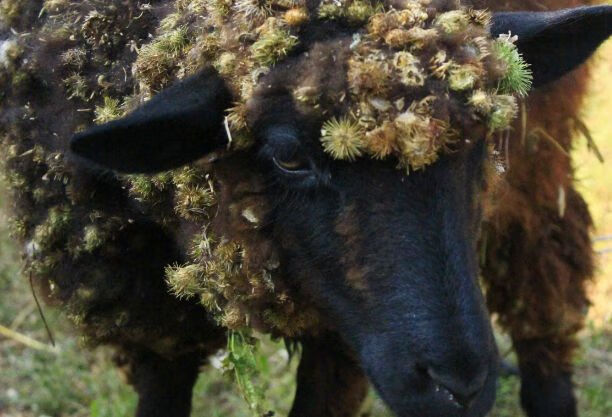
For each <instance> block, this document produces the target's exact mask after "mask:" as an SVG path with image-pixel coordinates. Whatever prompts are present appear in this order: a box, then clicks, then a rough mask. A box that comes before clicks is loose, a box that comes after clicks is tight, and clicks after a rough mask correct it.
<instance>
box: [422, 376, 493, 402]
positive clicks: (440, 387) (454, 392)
mask: <svg viewBox="0 0 612 417" xmlns="http://www.w3.org/2000/svg"><path fill="white" fill-rule="evenodd" d="M427 373H428V375H429V376H430V378H431V379H432V380H433V382H434V384H435V389H436V390H437V391H442V392H443V393H444V394H446V395H447V397H448V399H449V400H450V401H451V402H453V403H455V404H456V405H458V406H461V407H462V408H470V406H471V405H472V403H473V402H474V399H475V398H476V396H477V395H478V394H479V393H480V391H481V390H482V388H483V386H484V384H485V381H486V380H487V376H488V374H489V369H488V367H487V368H485V369H482V370H480V371H479V372H477V373H476V374H472V375H471V376H470V377H461V376H459V375H453V374H450V373H448V372H445V373H443V372H440V371H437V370H436V369H434V368H433V367H430V368H428V369H427Z"/></svg>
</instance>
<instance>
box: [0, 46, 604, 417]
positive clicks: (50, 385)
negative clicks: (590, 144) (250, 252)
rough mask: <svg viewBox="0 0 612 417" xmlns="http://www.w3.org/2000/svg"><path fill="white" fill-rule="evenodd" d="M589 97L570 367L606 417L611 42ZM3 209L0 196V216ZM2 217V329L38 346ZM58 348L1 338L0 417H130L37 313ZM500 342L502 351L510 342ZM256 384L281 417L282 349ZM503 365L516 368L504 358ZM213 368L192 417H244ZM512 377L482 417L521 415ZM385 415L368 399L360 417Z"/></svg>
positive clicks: (124, 391) (587, 407)
mask: <svg viewBox="0 0 612 417" xmlns="http://www.w3.org/2000/svg"><path fill="white" fill-rule="evenodd" d="M594 66H595V73H594V79H593V82H592V84H591V94H590V96H589V99H588V102H587V105H586V106H585V108H584V113H583V115H582V117H583V120H584V121H585V123H586V124H587V126H588V127H589V129H590V130H591V132H592V134H593V137H594V139H595V142H596V143H597V145H598V147H599V149H600V151H601V152H602V154H603V155H604V158H606V160H607V163H606V164H600V163H599V162H598V161H597V159H596V158H595V156H594V155H593V154H592V153H590V152H589V151H588V150H587V147H586V143H585V142H584V140H582V139H580V140H578V141H576V149H575V151H574V158H575V159H574V161H575V166H576V178H577V182H578V185H579V188H580V190H581V191H582V192H583V194H584V195H585V197H586V199H587V200H588V202H589V204H590V208H591V211H592V214H593V217H594V219H595V223H596V227H597V229H596V231H595V234H594V237H595V245H596V249H597V251H598V261H599V272H598V278H597V280H596V282H595V284H594V285H592V288H590V294H591V299H592V300H593V306H592V308H591V309H590V311H589V316H588V326H587V328H586V329H585V330H584V331H583V332H582V333H581V335H580V337H581V340H582V348H581V350H580V352H579V353H578V356H577V358H576V363H577V369H576V377H575V382H576V386H577V390H576V391H577V395H578V399H579V407H580V410H581V413H580V415H581V416H582V417H609V416H612V170H611V169H610V164H612V118H611V117H610V115H611V114H612V41H609V42H608V43H607V44H606V45H604V47H602V48H601V49H600V50H599V53H598V54H597V56H596V57H595V59H594ZM4 204H5V201H4V200H3V195H2V193H1V192H0V207H2V205H4ZM5 220H6V218H5V217H4V216H2V215H1V214H0V325H3V326H5V327H6V328H9V329H12V330H14V331H16V332H18V333H19V334H22V335H26V336H28V337H30V338H32V339H34V340H38V341H42V342H44V343H46V341H47V340H48V339H47V336H46V333H45V329H44V326H43V324H42V321H41V319H40V316H39V314H38V311H37V309H36V304H35V302H34V299H33V297H32V294H31V291H30V288H29V284H28V283H27V280H24V279H22V278H20V275H19V265H18V254H17V251H16V249H15V248H14V247H13V246H12V242H11V240H9V238H8V237H7V236H8V233H7V231H6V227H5ZM44 310H45V314H46V316H47V320H48V322H49V325H50V327H51V329H52V331H53V334H54V336H55V339H56V341H57V344H58V346H59V349H58V351H57V352H56V353H50V352H48V351H45V350H40V349H35V348H32V347H28V346H26V345H24V344H23V343H21V342H18V341H16V340H15V339H14V338H7V337H4V336H2V335H0V416H2V417H9V416H10V417H43V416H49V417H55V416H72V417H76V416H93V417H110V416H116V417H122V416H131V415H133V411H134V408H135V402H136V396H135V394H134V393H133V391H132V390H131V388H130V387H128V386H127V385H125V384H124V383H123V382H122V381H121V375H120V374H119V372H118V371H117V370H116V369H115V367H114V366H113V364H112V362H111V361H110V352H109V351H108V350H105V349H98V350H96V351H95V352H91V351H87V350H86V349H84V348H82V347H81V346H80V344H79V338H78V335H75V334H74V333H73V332H71V329H70V326H69V324H68V322H67V319H66V318H65V317H63V316H61V315H60V314H59V313H58V312H57V311H54V310H53V309H51V308H48V307H46V308H44ZM498 336H499V342H500V345H501V346H502V348H501V351H502V352H507V351H508V350H509V346H510V344H509V341H508V340H507V338H505V337H504V336H503V335H498ZM257 359H258V361H259V363H260V368H261V369H262V371H263V372H262V378H261V381H258V383H260V384H264V385H265V386H267V388H268V389H267V395H266V398H267V401H268V405H269V407H270V409H272V410H275V411H276V415H277V416H284V415H287V412H288V410H289V407H290V405H291V401H292V399H293V393H294V389H295V385H294V382H293V380H294V375H295V369H296V367H297V358H294V359H293V360H292V361H291V362H289V360H288V355H287V353H286V351H285V349H284V347H283V345H282V344H279V343H273V342H271V341H265V342H264V343H263V345H262V348H261V352H260V354H259V355H258V358H257ZM508 359H509V360H511V361H512V360H514V358H512V356H511V355H510V356H509V358H508ZM218 363H219V361H218V360H215V358H213V359H212V361H211V365H210V366H208V367H206V368H205V370H204V372H202V373H201V375H200V378H199V380H198V383H197V386H196V389H195V392H194V397H193V398H194V412H193V415H194V416H210V417H230V416H231V417H243V416H244V417H248V416H250V414H249V412H248V409H247V406H246V404H245V403H244V402H243V400H242V398H241V396H240V393H239V392H237V390H236V389H235V387H234V385H233V384H232V383H231V381H229V380H228V379H227V378H226V377H224V376H223V375H222V374H221V371H220V370H218V369H217V368H218V367H219V366H218ZM518 387H519V381H518V378H517V377H513V376H511V377H505V378H502V379H500V384H499V389H498V400H497V405H496V406H495V409H494V410H493V411H492V413H491V414H490V416H492V417H510V416H520V415H521V411H520V408H519V405H518ZM366 415H367V416H370V417H383V416H385V417H386V416H389V417H391V414H390V413H389V412H388V411H387V410H386V409H385V407H384V405H383V404H382V402H381V401H380V400H378V399H377V398H376V396H375V394H373V393H370V397H369V398H368V401H367V404H366V406H365V408H364V416H366Z"/></svg>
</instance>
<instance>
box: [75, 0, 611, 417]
mask: <svg viewBox="0 0 612 417" xmlns="http://www.w3.org/2000/svg"><path fill="white" fill-rule="evenodd" d="M430 3H431V4H430ZM441 3H444V2H441ZM215 4H217V3H215ZM218 4H221V5H222V4H224V3H223V2H218ZM237 4H239V5H240V7H239V8H238V9H237V11H233V12H232V11H229V12H227V13H228V14H226V15H216V14H215V13H213V12H218V10H212V11H209V12H210V16H211V19H213V20H214V19H220V21H222V22H223V21H226V22H227V21H229V23H219V24H217V27H216V28H217V29H218V30H217V32H211V34H210V36H211V37H215V40H214V42H213V40H210V42H209V43H204V44H203V45H204V46H205V47H206V50H207V53H208V54H210V56H213V57H214V62H215V66H216V70H213V69H205V70H203V71H201V72H199V73H198V74H196V75H194V76H192V77H189V78H186V79H185V80H183V81H181V82H179V83H178V84H176V85H175V86H173V87H170V88H168V89H166V90H164V91H163V92H162V93H160V94H158V95H157V96H155V97H154V98H153V99H152V100H151V101H149V102H148V103H146V104H145V105H143V106H142V107H141V108H140V109H138V110H136V111H135V112H134V113H132V114H131V115H128V116H126V117H125V118H123V119H120V120H117V121H114V122H110V123H108V124H105V125H101V126H97V127H94V128H92V129H90V130H88V131H86V132H84V133H80V134H78V135H77V136H75V138H74V139H73V142H72V149H73V151H74V152H75V153H76V154H78V155H80V156H82V157H85V158H88V159H90V160H92V161H95V162H97V163H98V164H101V165H104V166H107V167H110V168H112V169H115V170H118V171H122V172H140V173H142V172H144V173H153V172H159V171H163V170H167V169H171V168H176V167H178V166H181V165H183V164H185V163H188V162H193V161H196V160H198V159H202V161H200V162H196V163H195V164H196V165H198V164H199V165H201V166H205V167H206V170H207V172H209V173H210V177H209V178H208V181H207V182H203V183H202V184H195V185H193V184H191V185H192V186H194V187H196V189H197V187H200V190H204V191H205V192H200V193H197V192H195V191H194V193H193V196H192V197H194V198H195V200H193V199H192V200H190V201H191V202H190V203H189V204H191V205H193V201H196V204H199V203H198V202H200V203H201V204H202V205H206V204H205V203H206V201H205V200H206V198H205V196H206V193H207V192H208V193H209V194H210V195H211V196H212V194H216V195H217V206H216V207H215V210H216V214H215V216H214V219H213V220H212V222H211V223H210V224H209V223H207V222H206V223H203V222H200V224H199V226H200V227H201V234H198V237H199V240H198V241H197V242H196V245H195V246H196V249H195V250H194V251H193V254H192V255H193V256H192V258H193V259H192V263H191V264H189V265H185V266H177V267H171V268H169V270H168V276H169V278H170V281H171V284H172V285H173V286H174V288H175V289H176V290H177V291H178V292H179V293H181V294H182V295H191V296H193V295H197V296H199V297H201V299H202V302H203V303H204V304H205V305H206V306H207V307H208V308H209V309H210V310H211V311H212V312H213V313H216V314H217V315H218V316H219V317H220V319H221V320H222V322H223V324H225V325H226V326H228V327H240V326H245V325H251V326H255V327H259V328H264V329H266V330H270V331H272V332H275V333H276V334H281V335H286V336H299V335H300V334H304V333H306V332H315V331H316V330H317V329H321V328H331V329H334V330H336V331H338V332H339V333H340V334H341V335H342V337H343V338H344V339H345V341H346V342H347V343H348V344H349V345H350V346H351V347H352V348H353V349H354V350H355V352H356V354H357V355H358V357H359V358H360V361H361V363H362V365H363V367H364V369H365V370H366V372H367V373H368V375H369V376H370V377H371V379H372V381H373V382H374V384H375V385H376V386H377V388H378V389H379V391H380V393H381V395H382V397H383V398H384V399H385V400H386V401H387V402H388V404H389V405H390V406H391V407H392V408H393V409H394V411H395V412H397V413H398V414H399V415H402V416H412V415H419V416H430V415H431V416H434V415H448V416H455V415H456V416H482V415H484V414H485V413H486V411H487V410H488V409H489V408H490V406H491V404H492V401H493V396H494V381H495V373H496V371H495V370H496V363H497V359H496V350H495V345H494V342H493V338H492V333H491V329H490V324H489V320H488V317H487V314H486V308H485V306H484V302H483V299H482V295H481V292H480V289H479V288H478V285H477V276H478V268H477V262H476V258H475V245H476V240H477V236H478V229H479V224H480V221H481V208H482V207H481V206H482V204H481V201H482V199H481V196H482V195H483V193H484V190H485V188H486V183H487V176H486V175H485V172H486V171H487V170H486V169H485V168H486V166H487V164H489V163H490V162H491V160H492V158H493V155H491V154H492V152H493V151H494V149H493V146H492V138H494V137H495V136H496V133H497V132H499V131H500V130H504V129H507V128H509V126H510V123H511V121H512V119H513V118H514V116H515V115H516V112H517V104H516V96H517V95H522V94H524V93H525V92H526V91H525V90H526V89H527V87H528V84H529V80H528V78H527V77H526V69H525V66H524V64H523V63H522V61H521V59H520V57H519V55H518V53H517V51H516V50H515V46H514V45H513V44H512V39H511V37H510V36H506V37H502V38H497V37H495V38H494V37H492V36H491V35H490V34H489V31H492V33H493V34H494V35H495V36H497V35H498V34H507V33H508V32H511V33H512V35H514V34H516V35H518V36H519V38H518V41H517V45H518V48H519V50H521V51H522V52H523V53H524V54H525V58H526V59H527V61H528V62H530V61H531V64H532V68H531V70H532V71H533V75H534V82H535V84H536V85H540V84H543V83H546V82H548V81H550V80H552V79H554V78H557V77H558V76H560V75H562V74H563V73H564V72H567V71H569V70H571V69H572V68H573V67H575V66H576V65H577V64H578V63H580V62H582V61H583V60H584V58H585V57H586V56H588V54H589V53H590V51H592V49H594V48H595V46H596V45H597V44H598V43H599V42H600V41H601V40H602V39H604V38H605V37H607V35H608V33H607V31H609V27H607V26H606V24H605V19H606V15H607V16H609V15H610V8H606V7H600V8H590V9H577V10H575V11H569V12H561V13H548V14H501V15H496V16H493V18H492V23H491V21H490V20H491V16H490V15H489V14H488V13H486V12H477V11H473V10H468V9H463V8H453V9H452V10H448V9H445V8H444V7H442V8H441V9H436V8H435V7H434V6H433V2H429V1H421V2H417V1H404V2H398V4H395V8H391V7H388V8H387V9H386V10H384V9H383V7H382V6H380V7H379V6H378V3H369V2H361V1H359V0H355V1H353V2H346V3H345V2H337V3H336V2H322V3H321V4H318V3H317V4H316V5H314V6H313V5H311V4H310V3H307V4H305V5H301V2H294V1H290V2H276V1H270V2H266V1H250V0H249V1H247V0H241V1H239V2H237ZM219 7H220V8H221V6H219ZM317 16H318V17H317ZM224 19H225V20H224ZM251 20H252V21H253V22H256V23H257V25H255V26H256V27H257V30H256V31H255V32H253V29H254V28H253V27H248V21H251ZM230 24H231V25H233V26H228V25H230ZM241 25H242V26H241ZM244 25H247V26H244ZM213 26H214V25H213ZM244 27H248V28H249V31H248V32H244V31H241V30H239V29H236V28H244ZM587 29H590V31H587ZM571 36H576V38H577V39H580V41H577V42H574V44H573V45H572V48H571V49H572V50H571V51H570V52H567V51H565V49H564V48H565V47H566V46H567V45H565V44H564V43H563V40H564V39H568V38H569V37H571ZM219 38H220V39H221V40H219ZM556 42H557V43H559V45H561V47H560V48H561V49H559V48H558V47H557V46H556ZM211 51H212V52H211ZM564 51H565V52H564ZM557 56H561V57H562V58H563V59H562V61H559V62H555V65H552V66H551V65H550V62H551V61H553V62H554V61H555V57H557ZM224 78H225V79H226V80H225V81H224ZM190 181H191V180H190ZM207 190H208V191H207ZM192 191H193V190H192ZM186 198H187V197H186ZM198 198H199V199H198ZM194 222H196V223H197V222H198V221H197V219H195V220H194ZM411 394H413V395H411Z"/></svg>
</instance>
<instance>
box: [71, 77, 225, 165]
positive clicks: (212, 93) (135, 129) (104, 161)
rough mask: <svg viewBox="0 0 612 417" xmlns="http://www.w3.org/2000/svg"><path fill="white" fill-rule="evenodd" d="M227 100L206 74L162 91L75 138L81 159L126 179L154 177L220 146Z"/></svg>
mask: <svg viewBox="0 0 612 417" xmlns="http://www.w3.org/2000/svg"><path fill="white" fill-rule="evenodd" d="M230 103H231V95H230V92H229V90H228V89H227V86H226V85H225V83H224V82H223V80H222V79H221V78H220V77H219V75H218V74H217V73H216V72H215V71H214V70H212V69H206V70H203V71H202V72H200V73H198V74H196V75H193V76H191V77H189V78H186V79H185V80H182V81H180V82H178V83H177V84H175V85H173V86H172V87H170V88H168V89H166V90H164V91H162V92H161V93H159V94H158V95H156V96H155V97H153V98H152V99H151V100H150V101H148V102H147V103H145V104H144V105H143V106H142V107H140V108H138V109H136V110H135V111H134V112H133V113H131V114H129V115H127V116H125V117H123V118H122V119H118V120H114V121H112V122H109V123H106V124H103V125H99V126H94V127H92V128H91V129H89V130H86V131H84V132H81V133H78V134H76V135H75V136H74V137H73V138H72V139H71V141H70V149H71V150H72V152H74V153H75V154H77V155H78V156H80V157H83V158H87V159H89V160H91V161H93V162H95V163H97V164H100V165H102V166H105V167H107V168H110V169H114V170H116V171H120V172H126V173H153V172H159V171H164V170H166V169H171V168H175V167H178V166H181V165H183V164H186V163H188V162H191V161H194V160H196V159H198V158H200V157H202V156H204V155H205V154H206V153H208V152H210V151H212V150H214V149H215V148H217V147H219V146H221V145H222V139H220V137H221V135H220V134H219V133H220V130H221V128H222V126H223V116H224V112H225V110H226V109H227V108H228V107H229V105H230Z"/></svg>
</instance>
